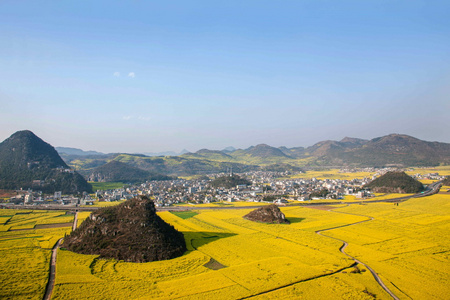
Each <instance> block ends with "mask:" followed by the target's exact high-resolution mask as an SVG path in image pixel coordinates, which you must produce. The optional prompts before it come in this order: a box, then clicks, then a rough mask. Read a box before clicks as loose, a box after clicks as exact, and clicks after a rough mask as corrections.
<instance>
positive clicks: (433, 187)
mask: <svg viewBox="0 0 450 300" xmlns="http://www.w3.org/2000/svg"><path fill="white" fill-rule="evenodd" d="M441 185H442V182H441V181H438V182H435V183H432V184H430V185H429V186H428V187H427V189H426V190H425V191H424V192H422V193H420V194H415V195H412V196H406V197H399V198H393V199H385V200H373V201H364V203H376V202H402V201H406V200H408V199H411V198H419V197H426V196H430V195H433V194H435V193H437V192H439V188H440V187H441ZM346 204H347V205H350V204H351V203H346ZM353 204H354V203H353ZM328 211H331V209H329V210H328ZM333 212H335V213H340V214H347V215H353V216H360V217H366V218H368V219H367V220H364V221H359V222H356V223H351V224H346V225H342V226H337V227H332V228H327V229H322V230H318V231H316V233H317V234H318V235H321V236H324V237H327V238H330V239H334V240H337V241H340V242H342V243H343V245H342V246H341V248H339V251H341V252H342V253H343V254H345V255H346V256H348V257H350V258H351V259H353V260H354V261H355V262H356V263H358V264H361V265H363V266H365V267H366V268H367V269H368V270H369V271H370V273H372V275H373V277H374V278H375V280H376V281H377V283H378V284H379V285H380V286H381V287H382V288H383V289H384V290H385V291H386V292H387V293H388V294H389V295H390V296H391V297H392V298H393V299H395V300H399V298H398V297H397V296H396V295H395V294H394V293H393V292H392V291H391V290H390V289H389V288H388V287H387V286H386V285H385V284H384V282H383V280H381V278H380V276H378V274H377V273H376V272H375V270H374V269H372V268H371V267H370V266H368V265H367V264H365V263H363V262H361V261H360V260H358V259H356V258H355V257H353V256H351V255H350V254H348V253H346V252H345V248H347V246H348V243H347V242H346V241H344V240H341V239H338V238H335V237H331V236H328V235H324V234H322V232H324V231H329V230H333V229H337V228H342V227H348V226H353V225H357V224H361V223H364V222H370V221H373V220H374V218H373V217H370V216H364V215H357V214H350V213H345V212H339V211H333Z"/></svg>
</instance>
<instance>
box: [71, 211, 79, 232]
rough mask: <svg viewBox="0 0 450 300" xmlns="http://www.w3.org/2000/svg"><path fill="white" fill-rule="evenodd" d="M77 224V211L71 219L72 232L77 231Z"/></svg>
mask: <svg viewBox="0 0 450 300" xmlns="http://www.w3.org/2000/svg"><path fill="white" fill-rule="evenodd" d="M77 223H78V211H76V212H75V217H74V218H73V225H72V231H74V230H75V229H77Z"/></svg>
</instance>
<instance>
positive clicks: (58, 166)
mask: <svg viewBox="0 0 450 300" xmlns="http://www.w3.org/2000/svg"><path fill="white" fill-rule="evenodd" d="M0 188H4V189H19V188H25V189H26V188H33V189H37V190H42V191H44V192H54V191H62V192H63V193H79V192H84V191H86V192H92V187H91V186H90V185H89V184H88V183H87V182H86V180H85V179H84V178H83V177H82V176H80V175H79V174H78V173H77V172H74V171H73V170H70V169H69V167H68V166H67V164H66V163H65V162H64V161H63V160H62V159H61V157H60V156H59V155H58V152H56V150H55V149H54V148H53V147H52V146H51V145H50V144H48V143H46V142H44V141H43V140H42V139H40V138H39V137H37V136H36V135H35V134H34V133H33V132H31V131H29V130H24V131H18V132H16V133H14V134H13V135H11V136H10V137H9V138H8V139H6V140H5V141H3V142H2V143H1V144H0Z"/></svg>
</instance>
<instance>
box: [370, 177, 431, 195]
mask: <svg viewBox="0 0 450 300" xmlns="http://www.w3.org/2000/svg"><path fill="white" fill-rule="evenodd" d="M364 187H365V188H369V189H370V190H372V191H373V192H375V193H418V192H420V191H422V190H423V189H424V187H423V184H422V183H421V182H420V181H418V180H416V179H414V178H412V177H411V176H409V175H407V174H406V173H405V172H387V173H386V174H384V175H382V176H380V177H378V178H376V179H375V180H373V181H371V182H370V183H368V184H366V185H365V186H364Z"/></svg>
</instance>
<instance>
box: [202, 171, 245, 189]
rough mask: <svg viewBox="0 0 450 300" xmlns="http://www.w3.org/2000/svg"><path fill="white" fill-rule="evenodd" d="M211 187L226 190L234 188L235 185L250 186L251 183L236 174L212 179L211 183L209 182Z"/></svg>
mask: <svg viewBox="0 0 450 300" xmlns="http://www.w3.org/2000/svg"><path fill="white" fill-rule="evenodd" d="M210 184H211V186H213V187H215V188H218V187H221V188H226V189H230V188H233V187H236V186H237V185H241V184H245V185H251V184H252V183H251V182H250V181H248V180H247V179H245V178H242V177H240V176H238V175H236V174H233V175H231V176H228V175H227V176H222V177H218V178H216V179H214V180H213V181H211V183H210Z"/></svg>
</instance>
